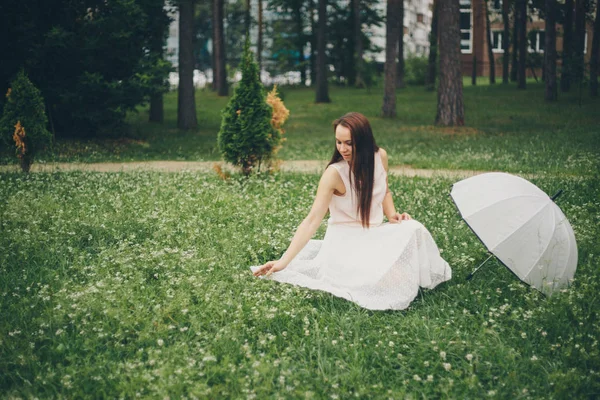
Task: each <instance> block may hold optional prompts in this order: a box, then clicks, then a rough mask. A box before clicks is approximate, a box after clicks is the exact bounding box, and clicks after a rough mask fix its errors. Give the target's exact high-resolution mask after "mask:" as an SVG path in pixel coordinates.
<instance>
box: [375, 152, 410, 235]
mask: <svg viewBox="0 0 600 400" xmlns="http://www.w3.org/2000/svg"><path fill="white" fill-rule="evenodd" d="M379 153H380V155H381V162H382V163H383V168H385V171H386V172H388V156H387V153H386V151H385V150H384V149H382V148H380V149H379ZM385 189H386V193H385V197H384V198H383V203H382V206H383V213H384V214H385V216H386V217H387V219H388V221H390V222H392V223H397V222H400V221H403V220H407V219H412V218H411V217H410V215H408V214H407V213H402V214H399V213H397V212H396V207H395V206H394V199H393V198H392V192H391V191H390V188H389V187H388V183H387V175H386V178H385Z"/></svg>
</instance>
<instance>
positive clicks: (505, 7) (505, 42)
mask: <svg viewBox="0 0 600 400" xmlns="http://www.w3.org/2000/svg"><path fill="white" fill-rule="evenodd" d="M509 7H510V5H509V3H508V1H507V0H504V1H502V22H503V23H504V33H503V35H502V49H503V50H504V54H503V55H502V83H504V84H507V83H508V81H509V70H508V68H509V67H508V66H509V60H510V20H509V18H508V12H509Z"/></svg>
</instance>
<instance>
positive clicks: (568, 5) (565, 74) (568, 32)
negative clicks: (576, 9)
mask: <svg viewBox="0 0 600 400" xmlns="http://www.w3.org/2000/svg"><path fill="white" fill-rule="evenodd" d="M572 68H573V0H565V22H564V23H563V52H562V71H561V74H560V90H561V91H562V92H568V91H569V90H571V77H572V74H573V70H572Z"/></svg>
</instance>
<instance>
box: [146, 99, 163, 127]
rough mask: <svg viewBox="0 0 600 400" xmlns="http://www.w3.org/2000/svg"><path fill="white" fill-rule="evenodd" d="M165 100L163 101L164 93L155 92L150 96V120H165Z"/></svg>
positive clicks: (160, 121)
mask: <svg viewBox="0 0 600 400" xmlns="http://www.w3.org/2000/svg"><path fill="white" fill-rule="evenodd" d="M164 109H165V108H164V102H163V94H162V93H154V94H153V95H152V96H150V118H149V121H150V122H159V123H162V122H163V121H164V114H165V112H164Z"/></svg>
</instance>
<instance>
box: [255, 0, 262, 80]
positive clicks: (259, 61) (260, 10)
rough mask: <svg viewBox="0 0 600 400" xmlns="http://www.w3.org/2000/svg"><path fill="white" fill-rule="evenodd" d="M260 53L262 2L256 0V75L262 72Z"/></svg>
mask: <svg viewBox="0 0 600 400" xmlns="http://www.w3.org/2000/svg"><path fill="white" fill-rule="evenodd" d="M262 52H263V0H258V43H257V44H256V62H257V63H258V73H259V76H260V75H261V71H262Z"/></svg>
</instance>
